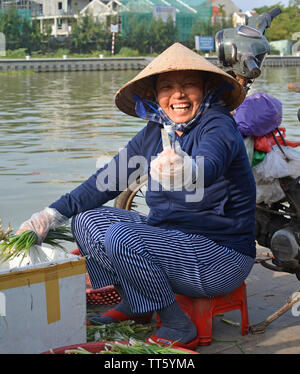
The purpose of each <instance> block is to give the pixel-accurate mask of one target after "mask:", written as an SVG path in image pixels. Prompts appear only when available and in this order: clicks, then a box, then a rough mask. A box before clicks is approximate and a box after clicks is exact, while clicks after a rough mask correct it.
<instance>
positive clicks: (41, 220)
mask: <svg viewBox="0 0 300 374" xmlns="http://www.w3.org/2000/svg"><path fill="white" fill-rule="evenodd" d="M67 220H68V218H66V217H64V216H63V215H61V214H60V213H59V212H58V211H57V210H56V209H52V208H45V209H44V210H42V211H41V212H38V213H34V214H33V215H32V216H31V218H30V219H28V220H27V221H25V222H23V223H22V225H21V226H20V228H19V229H18V230H17V232H16V234H21V233H22V232H23V231H26V230H30V231H34V232H35V233H36V234H37V237H38V244H41V243H42V242H43V241H44V239H45V238H46V236H47V234H48V231H49V230H50V229H55V228H57V227H59V226H61V225H63V224H64V223H65V222H66V221H67Z"/></svg>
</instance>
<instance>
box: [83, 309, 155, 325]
mask: <svg viewBox="0 0 300 374" xmlns="http://www.w3.org/2000/svg"><path fill="white" fill-rule="evenodd" d="M152 316H153V313H152V312H151V313H144V314H130V315H128V314H125V313H123V312H121V311H119V310H117V309H109V310H108V311H107V312H105V313H104V314H101V315H99V316H95V317H90V318H89V322H90V323H91V324H96V325H99V324H110V323H118V322H122V321H129V320H131V321H135V322H137V323H149V322H150V321H151V320H152Z"/></svg>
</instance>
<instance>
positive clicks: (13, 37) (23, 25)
mask: <svg viewBox="0 0 300 374" xmlns="http://www.w3.org/2000/svg"><path fill="white" fill-rule="evenodd" d="M0 32H2V33H3V34H5V38H6V48H7V49H8V50H16V49H17V50H18V49H24V50H26V54H28V53H31V52H32V51H38V50H40V49H42V43H43V42H45V41H47V40H48V38H49V36H48V34H46V35H44V34H42V33H41V32H40V29H39V24H38V23H37V22H36V21H30V20H28V19H26V18H24V17H22V16H21V15H20V14H19V13H18V12H17V10H16V9H15V8H10V9H8V10H7V11H2V12H1V13H0Z"/></svg>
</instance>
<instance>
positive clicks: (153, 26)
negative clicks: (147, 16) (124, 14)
mask: <svg viewBox="0 0 300 374" xmlns="http://www.w3.org/2000/svg"><path fill="white" fill-rule="evenodd" d="M127 22H128V24H127V27H126V31H125V32H124V34H123V35H122V46H126V47H129V48H132V49H134V50H138V51H139V53H141V54H146V53H153V52H156V53H160V52H162V51H163V50H164V49H166V48H167V47H169V46H170V45H171V44H173V43H174V42H175V41H176V27H175V26H174V24H173V21H172V20H171V19H169V20H168V21H167V22H166V23H164V22H163V21H162V20H161V19H159V20H157V21H156V20H155V19H154V18H152V19H151V22H150V24H149V26H145V25H147V24H148V23H146V22H144V18H143V17H142V16H136V15H129V16H128V19H127Z"/></svg>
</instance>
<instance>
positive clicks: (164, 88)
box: [156, 71, 203, 123]
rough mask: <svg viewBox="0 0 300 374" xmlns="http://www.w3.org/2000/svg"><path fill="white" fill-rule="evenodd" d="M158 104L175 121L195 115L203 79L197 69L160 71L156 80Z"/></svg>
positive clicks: (181, 120) (200, 99)
mask: <svg viewBox="0 0 300 374" xmlns="http://www.w3.org/2000/svg"><path fill="white" fill-rule="evenodd" d="M156 93H157V100H158V104H159V105H160V106H161V108H162V109H163V110H164V112H165V113H166V114H167V116H168V117H169V118H170V119H171V120H172V121H173V122H176V123H182V122H188V121H190V120H191V119H193V118H194V117H195V115H196V112H197V109H198V108H199V106H200V104H201V102H202V99H203V80H202V77H201V74H200V72H197V71H172V72H170V73H162V74H160V75H159V76H158V78H157V82H156Z"/></svg>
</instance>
